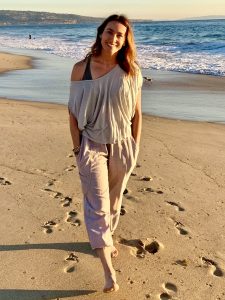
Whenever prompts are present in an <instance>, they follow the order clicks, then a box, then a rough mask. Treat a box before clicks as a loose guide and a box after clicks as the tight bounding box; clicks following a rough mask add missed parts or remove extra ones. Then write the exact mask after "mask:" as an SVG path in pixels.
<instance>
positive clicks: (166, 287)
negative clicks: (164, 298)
mask: <svg viewBox="0 0 225 300" xmlns="http://www.w3.org/2000/svg"><path fill="white" fill-rule="evenodd" d="M163 288H164V290H165V291H166V292H168V293H176V292H177V287H176V285H175V284H173V283H171V282H166V283H164V284H163Z"/></svg>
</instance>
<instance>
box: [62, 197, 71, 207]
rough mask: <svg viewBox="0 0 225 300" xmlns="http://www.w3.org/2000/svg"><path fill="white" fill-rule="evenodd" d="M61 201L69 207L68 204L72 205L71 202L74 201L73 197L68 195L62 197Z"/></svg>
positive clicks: (64, 205)
mask: <svg viewBox="0 0 225 300" xmlns="http://www.w3.org/2000/svg"><path fill="white" fill-rule="evenodd" d="M60 202H61V203H62V206H63V207H67V206H70V204H71V202H72V198H71V197H68V196H66V197H64V198H62V199H61V201H60Z"/></svg>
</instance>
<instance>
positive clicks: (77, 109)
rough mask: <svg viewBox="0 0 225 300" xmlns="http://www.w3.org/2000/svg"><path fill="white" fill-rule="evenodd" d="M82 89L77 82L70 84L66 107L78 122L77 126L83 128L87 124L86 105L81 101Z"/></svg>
mask: <svg viewBox="0 0 225 300" xmlns="http://www.w3.org/2000/svg"><path fill="white" fill-rule="evenodd" d="M83 97H84V89H83V88H82V87H81V86H80V85H79V84H73V82H71V84H70V97H69V102H68V109H69V111H70V112H71V113H72V114H73V115H74V117H75V118H76V119H77V122H78V128H79V129H80V130H83V129H84V127H85V126H86V124H87V107H86V106H85V105H84V103H83V101H82V100H83Z"/></svg>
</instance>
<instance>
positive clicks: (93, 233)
mask: <svg viewBox="0 0 225 300" xmlns="http://www.w3.org/2000/svg"><path fill="white" fill-rule="evenodd" d="M137 154H138V149H137V147H136V144H135V141H134V139H133V137H132V136H131V137H129V138H126V139H125V140H122V141H120V142H118V143H117V144H98V143H95V142H93V141H91V140H90V139H88V138H87V137H85V136H83V137H82V141H81V149H80V152H79V154H78V156H77V157H76V159H77V166H78V169H79V174H80V180H81V185H82V190H83V194H84V219H85V224H86V228H87V233H88V236H89V240H90V244H91V247H92V249H95V248H103V247H105V246H112V245H113V240H112V234H113V232H114V231H115V229H116V227H117V225H118V222H119V217H120V209H121V203H122V197H123V191H124V189H125V187H126V184H127V181H128V179H129V176H130V174H131V172H132V170H133V168H134V167H135V164H136V159H137Z"/></svg>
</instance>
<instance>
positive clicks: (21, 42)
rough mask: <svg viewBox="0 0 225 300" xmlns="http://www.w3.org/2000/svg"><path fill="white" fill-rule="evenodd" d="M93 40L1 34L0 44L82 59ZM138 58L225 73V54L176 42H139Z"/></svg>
mask: <svg viewBox="0 0 225 300" xmlns="http://www.w3.org/2000/svg"><path fill="white" fill-rule="evenodd" d="M92 44H93V40H92V39H82V40H80V41H71V40H63V39H60V38H56V37H37V38H36V39H30V40H29V39H27V37H26V38H25V37H24V38H21V37H12V36H10V37H7V36H0V46H5V47H10V48H13V47H17V48H21V49H24V48H25V49H32V50H42V51H45V52H48V53H50V54H54V55H57V56H61V57H70V58H73V59H74V60H75V61H78V60H81V59H83V58H84V56H85V55H86V54H87V52H88V51H89V49H90V45H92ZM137 50H138V60H139V62H140V65H141V67H142V68H151V69H156V70H167V71H179V72H188V73H196V74H206V75H217V76H225V54H223V52H220V53H218V51H216V49H214V50H215V51H214V52H208V51H202V52H194V51H184V50H182V49H179V48H177V47H172V46H154V45H148V46H146V45H142V44H139V45H138V47H137Z"/></svg>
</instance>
